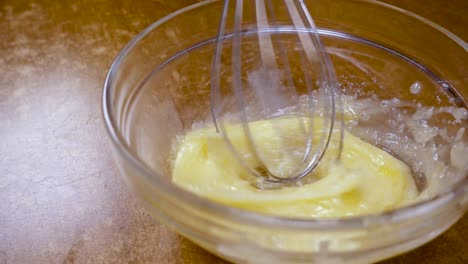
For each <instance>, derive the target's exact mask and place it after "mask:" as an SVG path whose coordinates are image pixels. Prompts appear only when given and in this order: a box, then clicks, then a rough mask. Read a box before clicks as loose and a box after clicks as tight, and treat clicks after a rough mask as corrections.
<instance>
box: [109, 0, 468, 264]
mask: <svg viewBox="0 0 468 264" xmlns="http://www.w3.org/2000/svg"><path fill="white" fill-rule="evenodd" d="M306 2H307V4H308V6H309V8H310V11H311V13H312V16H313V17H314V18H315V20H316V24H317V26H318V27H319V28H320V34H321V36H322V39H323V41H324V42H325V44H326V46H327V52H329V53H330V56H331V57H332V59H333V61H334V63H335V67H336V71H337V75H338V79H339V81H340V83H341V87H342V89H343V91H345V92H347V93H355V94H357V95H358V96H362V95H366V94H369V93H372V94H376V95H378V96H379V98H387V99H388V98H393V97H398V98H400V99H404V100H408V101H417V102H420V103H421V104H422V105H426V106H448V105H458V106H465V107H466V101H465V99H466V98H468V78H467V71H468V53H467V50H468V46H467V43H466V42H464V41H463V40H461V39H459V38H458V37H456V36H455V35H453V34H452V33H450V32H448V31H447V30H445V29H443V28H441V27H440V26H438V25H435V24H434V23H431V22H430V21H428V20H426V19H424V18H421V17H418V16H416V15H414V14H411V13H409V12H406V11H404V10H401V9H398V8H395V7H392V6H389V5H386V4H383V3H380V2H376V1H365V0H335V1H328V0H310V1H306ZM221 9H222V1H214V0H208V1H203V2H200V3H197V4H195V5H192V6H189V7H187V8H184V9H181V10H179V11H177V12H175V13H173V14H171V15H169V16H167V17H165V18H163V19H161V20H159V21H157V22H155V23H153V24H152V25H150V26H149V27H148V28H146V29H145V30H144V31H143V32H141V33H140V34H138V35H137V36H136V37H135V38H134V39H133V40H132V41H131V42H130V43H129V44H128V45H127V46H126V47H125V48H124V49H123V50H122V52H121V53H120V54H119V55H118V57H117V58H116V60H115V61H114V63H113V64H112V67H111V69H110V71H109V73H108V76H107V80H106V83H105V88H104V94H103V109H104V117H105V121H106V125H107V129H108V132H109V135H110V137H111V140H112V143H113V147H114V150H115V151H114V153H115V159H116V163H117V164H118V166H119V167H120V169H121V172H122V174H124V175H125V176H126V179H127V180H128V182H129V184H130V185H131V186H132V187H133V189H134V190H135V191H136V193H137V194H138V195H139V196H140V197H141V198H142V200H143V201H144V202H145V203H146V205H147V206H148V208H149V209H150V210H151V212H152V213H153V214H154V215H155V216H156V217H157V218H159V219H161V220H162V221H164V222H165V223H166V224H167V225H169V226H171V227H172V228H174V229H175V230H176V231H177V232H179V233H180V234H182V235H184V236H186V237H187V238H189V239H191V240H192V241H194V242H195V243H197V244H199V245H200V246H202V247H204V248H205V249H207V250H209V251H211V252H213V253H214V254H217V255H219V256H221V257H223V258H226V259H228V260H231V261H236V262H237V261H238V262H247V263H254V262H255V263H368V262H374V261H378V260H381V259H384V258H388V257H391V256H394V255H397V254H399V253H402V252H405V251H408V250H411V249H413V248H415V247H418V246H420V245H422V244H424V243H426V242H428V241H430V240H431V239H433V238H434V237H436V236H437V235H439V234H440V233H442V232H443V231H444V230H446V229H447V228H449V227H450V226H451V225H452V224H453V223H454V222H456V221H457V220H458V219H459V218H460V217H461V216H462V215H463V213H464V212H465V211H466V209H467V200H468V178H467V177H466V174H465V176H464V178H463V177H462V178H460V179H456V180H454V179H449V180H447V181H446V182H447V183H446V185H447V186H444V187H445V188H441V191H440V193H439V194H438V195H436V196H434V197H432V198H430V199H429V200H427V201H424V202H421V203H418V204H415V205H412V206H409V207H406V208H401V209H398V210H394V211H391V212H386V213H384V214H380V215H369V216H362V217H353V218H347V219H329V220H310V219H290V218H281V217H273V216H268V215H262V214H258V213H254V212H249V211H245V210H241V209H236V208H231V207H227V206H224V205H221V204H218V203H215V202H212V201H209V200H207V199H204V198H201V197H198V196H196V195H194V194H192V193H189V192H187V191H184V190H183V189H181V188H178V187H177V186H175V185H173V184H172V183H171V167H170V161H171V150H172V144H173V142H174V140H175V139H176V137H177V136H178V135H183V134H184V133H185V132H186V131H188V130H190V129H191V128H192V125H193V124H194V123H196V122H200V121H209V120H210V119H209V118H210V112H209V111H210V109H209V89H210V66H211V60H212V55H213V47H214V42H213V41H214V37H215V36H216V33H217V28H218V23H219V19H220V14H221ZM279 22H281V21H279ZM416 81H417V82H418V85H420V87H423V89H422V92H420V93H414V92H411V89H409V87H411V85H412V84H414V83H415V82H416ZM464 98H465V99H464ZM464 126H465V127H466V123H464ZM465 139H466V137H465ZM441 177H443V175H441Z"/></svg>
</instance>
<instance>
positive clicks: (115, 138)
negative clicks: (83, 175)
mask: <svg viewBox="0 0 468 264" xmlns="http://www.w3.org/2000/svg"><path fill="white" fill-rule="evenodd" d="M220 1H221V0H204V1H201V2H198V3H195V4H192V5H189V6H186V7H184V8H181V9H179V10H177V11H175V12H173V13H170V14H169V15H167V16H165V17H163V18H161V19H159V20H157V21H155V22H153V23H152V24H150V25H149V26H148V27H146V28H145V29H144V30H142V31H141V32H140V33H138V34H137V35H136V36H135V37H134V38H133V39H132V40H131V41H130V42H128V44H127V45H126V46H125V47H124V48H123V49H122V50H121V51H120V52H119V54H118V55H117V56H116V58H115V59H114V61H113V62H112V64H111V66H110V68H109V71H108V73H107V76H106V79H105V82H104V88H103V92H102V114H103V118H104V122H105V127H106V131H107V133H108V135H109V136H110V138H111V141H112V144H113V146H114V147H115V149H116V150H117V151H118V154H120V155H121V156H123V158H124V159H126V160H127V161H129V162H130V164H131V166H132V167H134V168H135V169H136V170H137V171H138V172H139V174H141V175H143V177H144V178H145V179H146V180H148V181H149V182H150V183H151V184H153V185H154V186H158V187H157V189H158V191H160V192H161V193H162V194H165V195H168V196H171V198H174V199H178V200H180V201H182V202H183V203H184V204H185V205H189V206H191V207H193V208H195V209H197V210H201V211H204V212H208V213H209V214H211V215H215V216H219V217H222V218H228V219H231V220H235V221H237V222H240V223H244V224H248V225H259V226H263V227H275V228H278V227H281V228H288V229H293V230H311V229H320V230H329V229H333V230H337V229H350V228H360V227H366V226H373V225H376V224H382V223H383V222H384V223H387V224H392V223H401V222H404V221H405V220H408V219H411V218H414V217H418V216H422V215H425V214H427V213H429V212H431V211H434V210H435V209H437V208H439V207H443V206H444V205H445V204H447V203H449V202H450V201H452V200H454V199H456V198H457V197H460V196H463V195H466V193H468V175H467V176H465V177H464V178H463V179H462V180H461V181H460V182H459V183H458V184H457V185H456V186H454V187H452V188H451V189H450V190H449V191H447V192H445V193H441V194H438V195H437V196H435V197H433V198H431V199H429V200H425V201H422V202H418V203H416V204H413V205H409V206H406V207H402V208H397V209H393V210H391V211H387V212H384V213H381V214H372V215H363V216H354V217H349V218H330V219H328V218H327V219H310V218H288V217H281V216H273V215H267V214H262V213H257V212H253V211H248V210H244V209H240V208H234V207H230V206H227V205H223V204H220V203H217V202H214V201H211V200H209V199H206V198H203V197H200V196H198V195H196V194H193V193H191V192H189V191H186V190H184V189H182V188H180V187H178V186H176V185H174V184H172V183H171V182H169V181H167V180H164V177H162V176H161V175H159V174H158V173H156V172H155V171H153V170H151V169H150V168H149V167H148V166H147V165H145V163H144V162H143V161H142V160H140V159H139V158H138V157H137V156H136V155H134V154H132V151H131V150H130V149H129V148H128V146H127V145H126V144H125V143H124V142H125V140H124V138H123V136H122V134H121V132H120V131H119V129H118V127H117V125H116V122H115V119H114V117H113V115H112V112H111V110H112V105H111V98H110V96H111V91H112V80H113V76H114V74H115V72H116V70H117V69H118V67H119V65H120V63H121V62H122V61H123V60H124V59H125V57H126V56H127V55H128V53H129V52H130V50H131V49H132V48H133V47H134V46H135V45H136V44H137V43H138V42H139V41H140V40H142V39H143V38H144V37H145V36H146V35H148V34H149V33H150V32H151V31H153V30H154V29H155V28H157V27H158V26H160V25H162V24H164V23H166V22H168V21H170V20H171V19H173V18H175V17H177V16H178V15H181V14H183V13H185V12H188V11H190V10H193V9H196V8H199V7H202V6H205V5H209V4H212V3H215V2H220ZM353 1H355V2H365V3H368V4H374V5H380V6H382V7H385V8H389V9H393V10H394V11H397V12H400V13H403V14H405V15H407V16H410V17H412V18H414V19H417V20H419V21H420V22H422V23H424V24H426V25H429V26H431V27H432V28H435V29H436V30H438V31H439V32H441V33H443V34H444V35H446V36H447V37H449V38H450V39H452V40H453V41H454V42H456V43H457V44H458V45H460V46H461V47H462V48H464V49H465V50H466V51H467V52H468V43H467V42H465V41H463V40H462V39H461V38H459V37H458V36H456V35H455V34H453V33H452V32H450V31H448V30H447V29H445V28H443V27H441V26H439V25H437V24H435V23H434V22H432V21H430V20H428V19H426V18H423V17H421V16H419V15H416V14H414V13H412V12H409V11H407V10H404V9H401V8H399V7H395V6H393V5H390V4H387V3H383V2H379V1H375V0H353Z"/></svg>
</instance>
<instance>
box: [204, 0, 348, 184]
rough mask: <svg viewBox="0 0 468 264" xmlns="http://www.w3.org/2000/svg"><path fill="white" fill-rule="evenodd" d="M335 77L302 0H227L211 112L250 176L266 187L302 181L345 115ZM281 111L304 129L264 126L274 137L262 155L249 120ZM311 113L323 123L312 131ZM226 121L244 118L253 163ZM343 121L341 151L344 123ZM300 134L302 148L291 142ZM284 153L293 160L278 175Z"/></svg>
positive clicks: (215, 62) (268, 117) (213, 75)
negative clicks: (284, 170) (291, 130)
mask: <svg viewBox="0 0 468 264" xmlns="http://www.w3.org/2000/svg"><path fill="white" fill-rule="evenodd" d="M336 83H337V82H336V76H335V72H334V69H333V66H332V63H331V61H330V59H329V58H328V56H327V55H326V53H325V50H324V48H323V44H322V42H321V40H320V38H319V33H318V30H317V28H316V27H315V24H314V21H313V19H312V17H311V15H310V13H309V11H308V9H307V7H306V5H305V3H304V2H303V1H302V0H280V1H272V0H231V1H229V0H225V1H224V7H223V13H222V17H221V22H220V25H219V31H218V38H217V40H216V46H215V54H214V59H213V64H212V73H211V112H212V118H213V122H214V124H215V126H216V129H217V131H218V132H221V133H222V135H223V137H224V139H225V141H226V143H227V144H228V145H229V147H230V148H231V150H232V151H233V153H234V154H235V156H236V157H237V158H238V159H239V161H240V162H241V163H242V164H243V165H244V167H246V168H247V170H248V171H249V172H250V174H251V175H254V176H255V177H257V179H260V180H261V182H262V183H266V184H270V185H269V186H278V185H280V186H281V185H285V184H291V183H294V182H297V181H299V180H300V179H302V178H303V177H305V176H306V175H308V174H309V173H311V172H312V171H313V170H314V168H316V167H317V165H318V163H319V161H320V160H321V159H322V157H323V156H324V154H325V151H326V150H327V147H328V145H329V143H330V141H331V137H332V134H333V131H334V128H336V124H337V123H338V124H339V122H336V120H335V119H336V118H337V116H340V118H341V121H342V115H337V112H339V110H340V109H339V107H341V103H340V101H341V100H340V97H339V93H338V92H337V91H336ZM282 115H293V116H295V117H297V118H295V119H293V120H295V121H294V122H296V123H297V127H299V128H300V129H298V130H299V131H301V133H302V135H301V137H299V138H300V139H298V137H295V136H294V135H291V134H290V132H288V129H287V128H284V127H281V126H280V125H278V124H277V123H275V122H274V121H272V122H271V123H269V124H268V126H269V127H270V129H273V130H274V135H273V137H274V138H275V141H274V142H275V143H274V146H268V149H267V150H266V151H268V153H269V155H267V153H266V151H265V150H264V149H265V147H264V148H263V149H262V148H259V144H260V142H259V136H258V135H254V133H253V132H252V129H253V128H252V127H251V124H252V121H255V120H272V119H271V118H272V117H274V116H282ZM315 117H320V118H319V119H318V120H320V124H319V125H320V127H321V128H320V129H315V130H314V125H315V126H317V121H314V120H316V119H317V118H315ZM228 123H229V124H231V123H240V124H241V126H242V131H241V133H242V134H243V135H242V138H243V139H245V145H246V146H247V148H248V150H249V153H248V156H249V157H250V158H252V157H253V159H254V160H255V161H256V162H255V163H254V165H253V164H249V163H248V162H247V161H246V159H245V155H244V156H243V155H241V154H240V153H239V152H240V151H239V149H238V148H237V146H236V145H235V144H233V142H232V138H231V137H232V136H231V135H230V131H229V130H228V129H226V126H227V124H228ZM315 128H317V127H315ZM340 128H341V133H340V134H341V135H340V141H339V148H340V150H341V144H342V143H341V141H342V137H343V128H342V124H341V126H340ZM256 133H257V134H258V131H257V132H256ZM317 133H319V135H318V134H317ZM260 137H261V136H260ZM298 140H299V141H300V142H301V144H302V147H301V149H299V150H298V149H297V148H292V147H291V146H292V145H294V144H293V143H294V142H296V143H295V144H297V141H298ZM271 144H273V143H271ZM340 152H341V151H339V152H338V153H340ZM271 153H273V154H271ZM271 155H273V156H275V157H278V159H271ZM268 157H270V158H268ZM282 160H287V161H288V162H289V163H288V164H294V165H295V166H294V168H288V170H286V171H287V173H282V174H281V175H280V173H278V170H277V167H278V166H281V162H282ZM278 164H280V165H278Z"/></svg>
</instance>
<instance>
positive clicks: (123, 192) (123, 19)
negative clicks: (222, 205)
mask: <svg viewBox="0 0 468 264" xmlns="http://www.w3.org/2000/svg"><path fill="white" fill-rule="evenodd" d="M386 1H387V2H389V3H393V4H395V5H397V6H400V7H402V8H405V9H408V10H411V11H413V12H415V13H417V14H420V15H422V16H424V17H426V18H429V19H431V20H433V21H435V22H436V23H439V24H440V25H442V26H444V27H446V28H448V29H449V30H451V31H452V32H454V33H455V34H457V35H458V36H460V37H461V38H462V39H464V40H465V41H467V40H468V16H467V15H466V14H467V13H468V1H466V0H452V1H444V0H432V1H423V0H414V1H407V0H386ZM193 2H195V0H175V1H169V0H167V1H162V0H160V1H159V0H153V1H140V0H133V1H124V0H116V1H111V0H95V1H91V0H89V1H88V0H64V1H55V0H35V1H30V0H2V1H0V73H1V77H0V120H1V124H0V138H1V141H0V264H6V263H8V264H10V263H225V262H224V261H223V260H221V259H219V258H217V257H215V256H213V255H211V254H210V253H207V252H206V251H204V250H203V249H201V248H199V247H198V246H196V245H194V244H193V243H191V242H190V241H188V240H186V239H184V238H182V237H181V236H179V235H177V234H176V233H175V232H173V231H172V230H170V229H168V228H167V227H166V226H165V225H164V224H162V223H160V222H158V221H157V220H155V219H153V218H152V217H151V216H150V215H149V213H148V212H147V211H146V210H145V209H144V208H143V207H142V205H141V204H140V203H139V201H138V200H137V199H136V198H135V196H134V195H133V194H132V192H131V191H130V189H129V188H128V187H127V186H126V185H125V182H124V180H123V179H122V177H120V176H119V174H118V172H117V170H116V167H115V164H114V163H113V161H112V159H111V154H110V146H109V145H110V144H109V142H108V140H107V135H106V131H105V127H104V123H103V120H102V116H101V92H102V87H103V82H104V78H105V75H106V72H107V69H108V68H109V66H110V64H111V62H112V60H113V58H114V57H115V56H116V55H117V53H118V52H119V50H120V49H121V48H122V47H123V46H124V45H125V43H127V42H128V41H129V40H130V39H131V38H132V37H133V36H134V35H135V34H136V33H138V32H139V31H141V30H142V29H143V28H144V27H146V26H147V25H149V24H150V23H151V22H153V21H155V20H157V19H158V18H160V17H162V16H164V15H166V14H169V13H170V12H171V11H174V10H176V9H178V8H180V7H182V6H185V5H188V4H190V3H193ZM382 263H386V264H395V263H441V264H442V263H444V264H462V263H463V264H464V263H468V216H467V215H465V217H463V218H462V219H461V220H460V221H459V222H458V223H457V224H456V225H454V226H453V227H452V228H450V229H449V230H448V231H447V232H445V233H444V234H443V235H441V236H440V237H438V238H437V239H435V240H434V241H432V242H430V243H429V244H427V245H425V246H423V247H421V248H419V249H417V250H414V251H412V252H409V253H407V254H405V255H402V256H399V257H397V258H394V259H391V260H387V261H385V262H382Z"/></svg>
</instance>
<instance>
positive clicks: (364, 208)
mask: <svg viewBox="0 0 468 264" xmlns="http://www.w3.org/2000/svg"><path fill="white" fill-rule="evenodd" d="M250 127H251V131H252V134H253V137H254V138H255V141H256V142H257V143H258V147H259V148H260V149H261V150H262V151H263V155H264V157H266V158H267V160H273V161H275V162H274V163H273V164H276V165H275V167H274V168H273V170H274V171H275V173H277V174H281V173H284V174H285V175H287V174H288V173H290V171H291V168H296V166H297V164H293V162H292V161H291V160H290V159H287V157H286V156H282V155H283V154H284V153H285V152H284V151H280V150H278V149H276V148H275V146H277V145H278V144H277V143H278V140H279V139H278V136H277V134H278V133H277V131H283V134H282V136H283V137H284V135H287V136H288V135H289V136H288V138H292V139H294V138H296V139H297V140H292V141H289V143H290V144H292V145H291V147H298V148H300V147H302V146H303V144H304V140H305V139H304V133H301V131H303V130H301V128H302V127H301V126H300V123H299V122H298V119H297V118H291V117H289V118H276V119H274V120H268V121H265V120H263V121H256V122H253V123H251V124H250ZM315 127H317V128H316V129H317V132H318V129H319V128H318V127H320V126H315ZM241 131H242V128H241V127H240V126H230V127H227V132H228V134H229V136H230V138H231V140H232V142H233V145H235V146H236V148H238V150H239V151H240V153H241V155H242V156H243V159H245V160H246V161H247V162H248V163H249V164H250V166H255V160H254V159H253V158H252V155H249V154H250V152H249V151H248V148H247V147H246V146H247V145H246V141H245V139H244V138H243V134H242V133H241ZM285 131H286V132H285ZM316 134H317V133H316ZM294 144H297V146H294ZM336 151H337V141H336V140H332V142H331V146H330V147H329V149H328V151H327V154H326V155H325V157H324V159H323V160H322V161H321V162H320V165H319V166H318V168H317V169H316V170H314V172H313V175H309V176H307V177H308V178H309V179H312V181H311V182H310V183H307V184H304V185H302V186H294V187H283V188H280V189H274V190H262V189H258V188H256V187H255V186H254V185H253V184H252V176H249V175H248V173H247V172H246V171H245V169H244V168H243V167H242V166H241V165H240V164H239V162H238V161H237V160H236V159H235V158H234V157H233V156H232V153H231V152H230V150H229V149H228V147H227V146H226V144H225V142H224V141H223V138H222V136H221V135H220V134H219V133H216V132H215V129H214V128H213V127H209V128H204V129H199V130H193V131H191V132H190V133H188V134H187V135H186V136H185V137H184V138H183V139H182V140H181V141H180V143H179V145H178V147H177V152H176V157H175V161H174V163H173V174H172V177H173V178H172V180H173V182H174V183H175V184H177V185H178V186H180V187H182V188H184V189H186V190H188V191H191V192H193V193H196V194H198V195H200V196H203V197H206V198H208V199H211V200H214V201H218V202H220V203H223V204H226V205H230V206H234V207H238V208H244V209H247V210H251V211H257V212H262V213H266V214H272V215H279V216H286V217H301V218H304V217H306V218H330V217H345V216H355V215H365V214H374V213H380V212H383V211H387V210H390V209H394V208H398V207H401V206H403V205H405V204H407V203H408V202H410V201H411V200H413V199H415V197H416V195H417V192H416V188H415V186H414V184H413V181H412V180H411V171H410V169H409V168H408V166H407V165H406V164H404V163H403V162H401V161H400V160H398V159H396V158H395V157H393V156H391V155H389V154H388V153H386V152H385V151H383V150H381V149H379V148H377V147H375V146H373V145H371V144H368V143H366V142H364V141H362V140H360V139H359V138H357V137H355V136H353V135H351V134H350V133H347V132H345V135H344V141H343V151H342V154H341V158H340V160H339V161H336V159H335V157H336Z"/></svg>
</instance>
